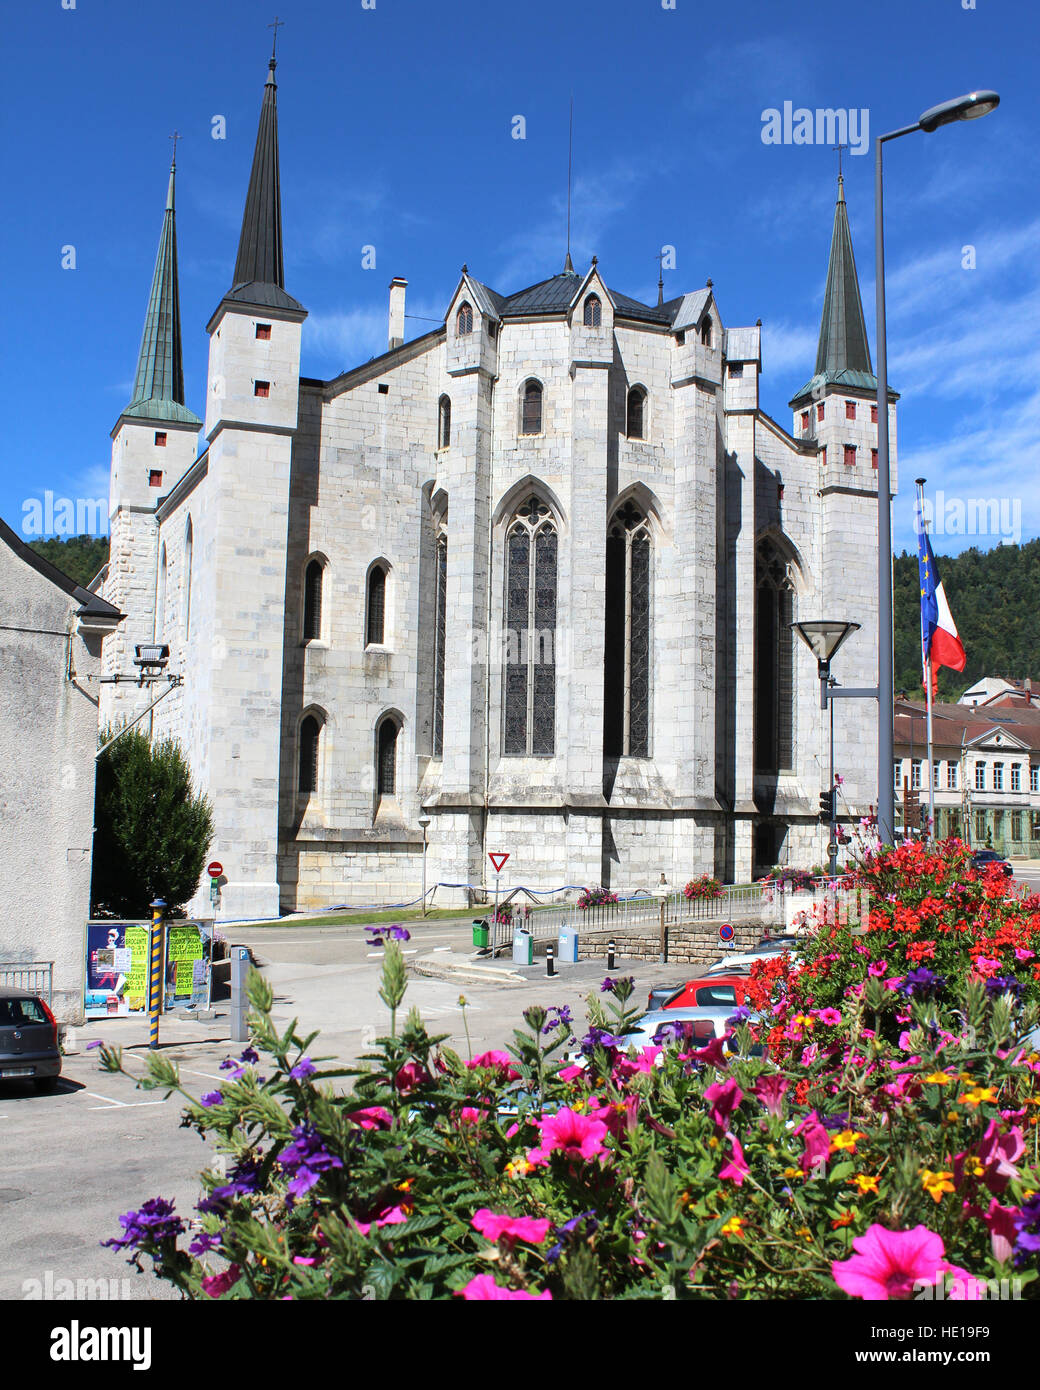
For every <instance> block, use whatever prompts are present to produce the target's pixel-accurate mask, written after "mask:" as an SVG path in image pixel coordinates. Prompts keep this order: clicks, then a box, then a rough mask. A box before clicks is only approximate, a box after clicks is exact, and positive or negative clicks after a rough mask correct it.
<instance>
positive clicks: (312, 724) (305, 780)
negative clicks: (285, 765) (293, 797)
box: [299, 714, 321, 796]
mask: <svg viewBox="0 0 1040 1390" xmlns="http://www.w3.org/2000/svg"><path fill="white" fill-rule="evenodd" d="M320 740H321V725H320V724H319V723H318V721H317V720H316V719H315V717H314V715H313V714H308V716H307V718H306V719H305V720H304V721H303V723H302V724H301V725H300V776H299V791H300V795H301V796H309V795H310V794H311V793H312V792H316V791H317V790H318V744H319V742H320Z"/></svg>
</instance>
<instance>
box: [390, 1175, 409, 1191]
mask: <svg viewBox="0 0 1040 1390" xmlns="http://www.w3.org/2000/svg"><path fill="white" fill-rule="evenodd" d="M411 1190H412V1180H411V1178H405V1180H404V1182H399V1183H395V1184H394V1191H395V1192H411Z"/></svg>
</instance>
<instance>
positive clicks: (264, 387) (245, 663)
mask: <svg viewBox="0 0 1040 1390" xmlns="http://www.w3.org/2000/svg"><path fill="white" fill-rule="evenodd" d="M306 316H307V315H306V310H305V309H304V308H303V306H302V305H301V304H299V303H298V302H297V301H296V300H295V299H293V298H292V296H291V295H289V294H287V293H286V291H285V286H284V269H283V263H282V214H281V197H280V191H279V178H278V118H277V109H276V86H275V60H274V58H273V57H272V58H271V60H270V64H269V68H268V74H267V81H266V84H265V86H264V95H263V103H262V106H261V109H260V124H259V129H258V131H257V137H256V149H255V152H254V155H253V166H252V170H251V172H250V176H249V188H248V191H247V194H246V205H245V212H244V214H243V217H242V232H241V236H240V238H239V245H238V258H237V260H236V262H235V272H234V280H233V283H232V285H231V288H230V289H229V290H228V292H227V294H226V295H225V296H224V298H223V299H222V300H221V301H220V304H219V305H218V306H217V310H216V312H215V313H214V315H213V317H212V318H211V319H210V322H209V324H208V326H207V331H208V333H209V335H210V351H209V373H208V382H207V395H206V425H205V429H206V439H207V442H208V445H209V449H208V453H207V455H206V461H207V463H206V466H207V480H206V482H207V486H206V503H205V509H206V515H205V518H204V523H203V524H204V528H205V534H206V548H205V554H204V556H200V558H202V559H203V560H204V564H205V568H206V570H207V572H208V573H210V574H212V575H215V576H217V580H216V584H215V586H214V589H213V593H212V601H211V605H210V614H209V624H210V626H209V630H208V634H207V642H206V647H207V649H206V650H201V649H200V650H198V651H197V653H196V661H195V666H196V673H197V680H198V685H199V690H200V694H204V696H205V698H206V716H205V718H206V724H207V729H206V747H205V754H204V762H205V767H204V769H203V771H204V784H205V785H206V787H207V788H208V791H209V795H210V798H211V800H212V803H213V811H214V824H215V827H216V838H215V840H214V846H213V848H214V851H215V853H216V854H217V855H218V857H219V858H220V859H221V861H222V863H223V864H224V872H225V875H226V878H227V883H226V885H225V887H224V889H223V899H222V915H224V916H225V917H227V918H232V919H233V918H242V917H274V916H277V915H278V910H279V902H278V862H277V861H278V791H279V750H280V729H281V704H282V675H283V624H284V619H285V585H286V549H287V541H288V517H289V475H290V467H291V461H292V448H293V435H294V432H295V430H296V425H297V409H298V402H299V390H300V334H301V327H300V326H301V324H302V323H303V320H304V319H305V318H306ZM202 631H203V630H200V634H199V639H200V641H201V638H202Z"/></svg>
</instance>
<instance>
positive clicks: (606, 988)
mask: <svg viewBox="0 0 1040 1390" xmlns="http://www.w3.org/2000/svg"><path fill="white" fill-rule="evenodd" d="M599 992H600V994H613V993H614V981H613V978H612V977H611V976H610V975H608V976H607V978H606V979H605V980H604V981H603V983H602V984H601V985H600V987H599Z"/></svg>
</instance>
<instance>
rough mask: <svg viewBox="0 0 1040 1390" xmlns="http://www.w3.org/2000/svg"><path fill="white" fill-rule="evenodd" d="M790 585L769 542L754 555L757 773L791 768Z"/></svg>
mask: <svg viewBox="0 0 1040 1390" xmlns="http://www.w3.org/2000/svg"><path fill="white" fill-rule="evenodd" d="M793 621H794V584H793V582H792V579H791V566H790V565H789V564H788V563H787V561H786V560H785V559H784V557H783V555H782V554H781V553H780V550H779V548H778V547H777V545H776V544H775V542H773V541H771V540H769V539H768V538H767V539H765V540H763V541H761V542H759V545H758V547H757V549H756V551H755V760H754V766H755V770H756V771H757V772H783V771H786V770H788V769H790V768H791V767H793V765H794V633H793V632H792V631H791V623H792V622H793Z"/></svg>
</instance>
